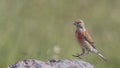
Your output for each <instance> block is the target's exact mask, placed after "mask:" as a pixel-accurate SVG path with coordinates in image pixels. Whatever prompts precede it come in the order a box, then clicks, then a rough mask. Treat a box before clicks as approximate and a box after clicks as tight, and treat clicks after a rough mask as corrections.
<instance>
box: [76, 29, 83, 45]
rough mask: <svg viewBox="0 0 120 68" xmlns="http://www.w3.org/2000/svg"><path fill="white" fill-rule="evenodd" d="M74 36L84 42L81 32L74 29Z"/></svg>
mask: <svg viewBox="0 0 120 68" xmlns="http://www.w3.org/2000/svg"><path fill="white" fill-rule="evenodd" d="M76 38H77V40H78V42H80V43H83V42H84V35H83V33H82V32H79V31H76Z"/></svg>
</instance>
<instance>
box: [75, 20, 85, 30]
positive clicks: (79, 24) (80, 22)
mask: <svg viewBox="0 0 120 68" xmlns="http://www.w3.org/2000/svg"><path fill="white" fill-rule="evenodd" d="M74 25H75V26H76V28H77V29H83V28H85V25H84V22H83V20H81V19H77V20H75V22H74Z"/></svg>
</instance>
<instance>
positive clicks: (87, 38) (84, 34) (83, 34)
mask: <svg viewBox="0 0 120 68" xmlns="http://www.w3.org/2000/svg"><path fill="white" fill-rule="evenodd" d="M73 24H74V25H75V27H76V32H75V36H76V39H77V41H78V43H79V44H80V46H81V49H82V53H80V54H77V55H73V56H74V57H79V58H81V56H83V55H87V54H89V53H95V54H97V55H98V56H99V57H100V58H102V59H103V60H104V61H107V59H106V57H104V56H103V55H102V54H101V53H100V52H99V51H98V50H97V49H96V46H95V44H94V41H93V39H92V37H91V35H90V33H89V32H88V31H87V29H86V27H85V24H84V22H83V20H81V19H76V20H75V21H74V23H73Z"/></svg>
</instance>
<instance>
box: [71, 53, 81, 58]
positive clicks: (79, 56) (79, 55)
mask: <svg viewBox="0 0 120 68" xmlns="http://www.w3.org/2000/svg"><path fill="white" fill-rule="evenodd" d="M82 55H83V53H81V54H77V55H72V56H73V57H78V58H80V59H82V58H81V56H82Z"/></svg>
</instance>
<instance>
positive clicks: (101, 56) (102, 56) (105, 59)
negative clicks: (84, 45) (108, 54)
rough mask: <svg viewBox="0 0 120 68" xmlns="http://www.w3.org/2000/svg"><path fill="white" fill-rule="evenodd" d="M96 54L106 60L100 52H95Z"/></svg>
mask: <svg viewBox="0 0 120 68" xmlns="http://www.w3.org/2000/svg"><path fill="white" fill-rule="evenodd" d="M97 55H98V56H99V57H100V58H102V59H103V60H104V61H107V59H106V58H105V57H104V56H103V55H102V54H100V53H97Z"/></svg>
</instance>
